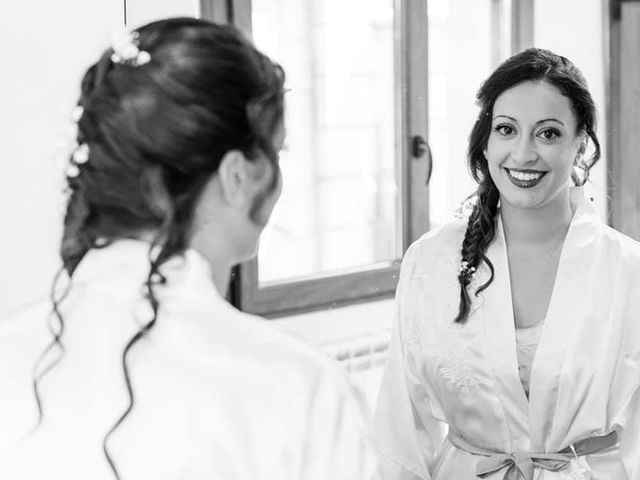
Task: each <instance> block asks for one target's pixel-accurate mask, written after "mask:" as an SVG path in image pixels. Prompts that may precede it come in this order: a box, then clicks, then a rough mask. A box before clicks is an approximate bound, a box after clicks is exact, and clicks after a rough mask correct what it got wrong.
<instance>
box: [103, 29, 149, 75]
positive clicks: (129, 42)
mask: <svg viewBox="0 0 640 480" xmlns="http://www.w3.org/2000/svg"><path fill="white" fill-rule="evenodd" d="M138 36H139V35H138V32H117V33H114V34H113V35H112V38H111V48H112V49H113V54H112V55H111V61H112V62H113V63H119V64H129V65H133V66H134V67H139V66H140V65H144V64H146V63H149V62H150V61H151V55H150V54H149V52H147V51H145V50H140V48H138V46H139V43H138Z"/></svg>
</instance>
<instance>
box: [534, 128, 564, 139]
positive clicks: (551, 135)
mask: <svg viewBox="0 0 640 480" xmlns="http://www.w3.org/2000/svg"><path fill="white" fill-rule="evenodd" d="M538 136H539V137H541V138H543V139H544V140H548V141H552V140H556V139H557V138H558V137H559V136H560V133H559V132H558V131H557V130H553V129H549V130H542V131H541V132H540V133H538Z"/></svg>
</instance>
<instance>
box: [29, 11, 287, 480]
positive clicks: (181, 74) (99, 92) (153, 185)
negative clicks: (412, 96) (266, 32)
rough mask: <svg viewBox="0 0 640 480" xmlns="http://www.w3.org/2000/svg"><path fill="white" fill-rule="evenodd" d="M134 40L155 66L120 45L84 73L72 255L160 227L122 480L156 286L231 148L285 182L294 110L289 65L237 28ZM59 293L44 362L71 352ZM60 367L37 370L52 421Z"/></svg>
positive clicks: (181, 26)
mask: <svg viewBox="0 0 640 480" xmlns="http://www.w3.org/2000/svg"><path fill="white" fill-rule="evenodd" d="M134 38H135V42H136V43H137V44H138V47H139V50H140V51H146V52H148V53H149V55H150V61H149V62H148V63H144V64H140V65H135V64H134V63H132V62H126V61H125V62H123V61H118V59H117V58H113V57H112V56H113V54H114V51H113V50H112V49H108V50H107V51H105V52H104V54H103V55H102V57H101V58H100V59H99V60H98V62H97V63H95V64H94V65H92V66H91V67H90V68H89V69H88V71H87V72H86V74H85V76H84V78H83V80H82V85H81V95H80V99H79V101H78V105H79V106H80V107H82V115H81V117H80V119H79V121H78V137H77V143H78V144H79V145H83V144H85V145H87V146H88V151H89V152H90V153H89V160H88V162H87V163H83V164H82V165H79V168H78V171H77V172H76V173H77V175H76V176H73V177H68V179H67V180H68V189H69V194H70V197H69V202H68V206H67V211H66V215H65V218H64V231H63V237H62V245H61V252H60V253H61V257H62V261H63V265H64V269H65V270H66V272H68V274H69V275H70V276H72V275H73V272H74V270H75V268H76V266H77V265H78V263H79V262H80V261H81V259H82V258H83V257H84V255H85V254H86V253H87V252H88V251H89V250H90V249H92V248H100V247H103V246H105V245H108V244H109V243H111V242H113V241H115V240H118V239H121V238H127V237H136V236H138V235H139V234H140V233H142V232H154V235H155V238H154V239H153V242H152V244H151V245H150V249H149V273H148V277H147V280H146V284H145V286H146V295H147V298H148V300H149V302H150V304H151V306H152V309H153V316H152V318H151V319H150V320H149V321H148V322H147V323H146V324H145V325H144V326H143V327H142V328H141V329H140V330H139V331H138V332H137V333H136V335H134V336H133V338H131V340H130V341H129V343H128V344H127V346H126V348H125V350H124V352H123V355H122V366H123V370H124V376H125V381H126V387H127V390H128V393H129V400H130V403H129V406H128V407H127V409H126V411H125V412H124V413H123V414H122V416H121V417H120V418H119V419H118V420H117V422H116V423H115V425H114V426H113V428H112V429H111V430H110V431H109V432H108V433H107V435H106V437H105V440H104V445H103V448H104V452H105V455H106V456H107V460H108V461H109V464H110V465H111V468H112V470H113V473H114V475H115V476H116V478H119V476H118V472H117V469H116V467H115V464H114V463H113V461H112V459H111V457H110V455H109V452H108V449H107V441H108V438H109V436H110V435H111V433H112V432H113V430H114V429H115V428H117V427H118V426H119V425H120V423H121V422H122V420H124V418H125V417H126V416H127V415H128V413H129V412H130V411H131V409H132V408H133V404H134V397H133V390H132V387H131V383H130V380H129V372H128V367H127V353H128V352H129V350H130V349H131V347H132V346H133V345H134V344H135V343H136V342H137V341H138V340H139V339H140V338H141V337H142V336H144V335H145V334H146V333H147V332H148V331H149V330H150V329H151V328H152V327H153V326H154V324H155V322H156V319H157V316H158V300H157V298H156V295H155V294H154V286H155V285H157V284H158V283H163V282H164V281H165V279H164V277H163V276H162V275H161V273H160V266H161V265H162V264H163V263H164V262H165V261H166V260H167V259H169V258H170V257H172V256H175V255H179V254H181V253H182V252H183V251H184V250H185V249H186V247H187V245H188V240H189V235H190V228H191V223H192V220H193V215H194V209H195V206H196V203H197V201H198V199H199V197H200V195H201V193H202V191H203V189H204V187H205V186H206V184H207V183H208V181H209V179H210V178H211V176H212V175H214V174H215V173H216V171H217V170H218V167H219V164H220V161H221V159H222V157H223V156H224V154H225V153H226V152H228V151H230V150H234V149H237V150H240V151H242V152H243V153H244V154H245V155H246V156H247V158H249V159H250V160H252V159H255V158H257V156H258V154H259V153H262V154H263V155H265V156H266V157H267V158H268V159H269V161H270V163H271V164H272V166H273V169H272V174H273V176H272V181H271V183H270V189H271V190H272V189H273V188H275V186H276V184H277V181H278V176H279V174H280V173H279V169H278V167H277V152H276V151H275V149H274V146H273V136H274V134H275V132H276V129H277V128H278V126H279V124H280V122H281V121H282V120H283V115H284V111H283V110H284V107H283V96H284V73H283V71H282V69H281V68H280V67H279V66H278V65H277V64H275V63H274V62H272V61H271V60H270V59H269V58H267V57H266V56H265V55H263V54H262V53H260V52H259V51H258V50H257V49H256V48H255V47H254V46H253V45H252V44H251V43H250V42H249V41H248V40H247V39H246V38H244V37H243V36H242V34H240V33H239V32H238V31H237V30H236V29H235V28H233V27H230V26H225V25H216V24H213V23H210V22H207V21H203V20H198V19H194V18H175V19H168V20H162V21H157V22H153V23H150V24H148V25H146V26H143V27H141V28H139V29H137V30H136V33H134ZM72 163H73V162H72ZM263 193H264V195H266V193H267V192H263ZM254 207H255V205H254ZM255 210H257V209H256V208H253V209H252V211H253V212H255ZM252 215H254V213H252ZM58 278H59V276H57V277H56V281H54V286H53V288H52V291H54V292H55V290H56V283H57V279H58ZM64 294H66V291H65V292H64ZM52 297H53V299H52V301H53V312H54V314H53V317H54V318H55V319H57V325H56V326H55V327H52V335H53V337H54V338H53V341H52V342H51V344H50V345H49V346H48V348H47V349H46V351H45V352H44V353H43V355H42V356H41V359H40V362H41V361H42V359H43V358H44V356H45V355H46V354H47V353H48V352H50V351H51V350H52V349H53V348H54V347H55V346H56V345H57V346H58V349H59V351H60V352H63V351H64V348H63V345H62V341H61V337H62V333H63V329H64V321H63V318H62V315H61V314H60V311H59V308H58V307H59V304H60V302H61V301H62V298H56V296H55V295H52ZM60 355H61V353H60ZM57 360H59V356H58V359H57ZM57 360H56V361H57ZM40 362H39V363H40ZM54 363H55V361H54ZM52 366H53V365H51V364H50V365H49V366H48V367H47V368H45V369H39V368H38V367H37V368H36V372H38V370H40V371H41V373H39V374H38V373H35V374H34V391H35V394H36V399H37V403H38V407H39V411H40V418H42V409H41V404H40V397H39V394H38V381H39V379H40V378H41V377H42V375H44V374H45V373H46V372H47V371H48V370H50V368H51V367H52Z"/></svg>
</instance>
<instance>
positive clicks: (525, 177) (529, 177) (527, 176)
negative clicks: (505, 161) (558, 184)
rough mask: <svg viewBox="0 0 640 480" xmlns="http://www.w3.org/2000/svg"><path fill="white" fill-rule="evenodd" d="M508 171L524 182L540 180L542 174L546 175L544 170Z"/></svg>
mask: <svg viewBox="0 0 640 480" xmlns="http://www.w3.org/2000/svg"><path fill="white" fill-rule="evenodd" d="M507 172H509V175H511V176H512V177H513V178H515V179H516V180H520V181H522V182H531V181H533V180H539V179H540V178H542V175H544V173H543V172H536V173H533V172H519V171H517V170H508V169H507Z"/></svg>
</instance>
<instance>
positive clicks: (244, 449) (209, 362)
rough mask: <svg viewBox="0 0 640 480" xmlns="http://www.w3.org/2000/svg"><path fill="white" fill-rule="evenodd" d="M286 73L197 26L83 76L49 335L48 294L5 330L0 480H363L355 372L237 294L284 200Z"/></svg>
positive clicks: (149, 30)
mask: <svg viewBox="0 0 640 480" xmlns="http://www.w3.org/2000/svg"><path fill="white" fill-rule="evenodd" d="M283 82H284V78H283V73H282V70H281V69H280V67H279V66H277V65H276V64H274V63H273V62H272V61H271V60H269V59H268V58H267V57H266V56H264V55H263V54H261V53H260V52H259V51H257V50H256V49H255V48H254V47H253V46H252V45H251V44H250V43H249V42H248V41H247V40H245V39H244V38H243V37H242V36H241V35H240V34H239V33H238V32H237V31H236V30H235V29H233V28H231V27H228V26H220V25H214V24H211V23H208V22H205V21H201V20H196V19H170V20H163V21H158V22H154V23H151V24H149V25H146V26H144V27H141V28H139V29H138V30H136V31H135V32H133V33H132V34H129V35H126V36H124V37H122V38H121V39H120V40H119V41H118V42H116V43H115V44H114V46H113V49H109V50H107V51H106V52H105V53H104V54H103V55H102V57H101V58H100V59H99V61H98V62H97V63H96V64H95V65H93V66H92V67H91V68H89V70H88V71H87V73H86V75H85V76H84V79H83V81H82V92H81V96H80V100H79V102H78V108H77V109H76V110H75V111H74V112H75V117H76V118H75V119H76V120H77V122H78V136H77V143H78V147H77V148H76V149H75V151H74V153H73V155H72V156H71V158H70V165H69V168H68V170H67V177H68V178H67V180H68V188H69V193H70V197H69V201H68V207H67V211H66V215H65V219H64V232H63V239H62V246H61V257H62V261H63V264H64V271H63V272H61V274H60V275H59V276H58V279H57V281H56V284H55V285H54V288H53V289H52V302H53V313H52V315H51V317H50V326H49V329H48V328H47V323H46V318H47V311H51V303H50V302H42V303H41V304H38V305H36V306H35V307H33V308H30V309H28V310H25V311H22V312H20V313H19V314H16V315H14V316H12V317H10V318H4V319H2V320H1V321H0V392H2V393H1V394H0V478H3V479H4V478H7V479H12V480H16V479H43V478H49V479H63V478H64V479H65V480H66V479H83V480H85V479H91V480H101V479H113V478H117V479H122V480H143V479H149V480H158V479H171V480H178V479H185V480H187V479H189V480H195V479H224V480H236V479H237V480H241V479H251V480H254V479H264V480H276V479H301V480H304V479H312V480H316V479H317V480H320V479H322V480H329V479H331V480H333V479H337V478H341V479H363V478H368V471H369V470H370V460H369V458H368V456H367V454H366V448H365V447H366V442H365V437H364V433H363V431H364V428H363V427H364V422H363V417H362V412H361V410H360V403H359V399H358V397H357V396H356V395H355V393H354V391H353V390H352V388H351V386H350V384H349V383H348V381H347V380H346V378H344V377H343V376H342V375H341V374H339V373H338V372H337V370H336V369H335V368H334V367H333V366H332V365H331V364H330V362H329V361H328V360H326V359H324V358H323V357H322V356H320V355H318V354H316V353H314V352H313V351H312V350H311V349H309V348H307V347H305V346H304V345H302V344H300V343H298V342H297V341H295V340H293V339H290V338H289V337H287V336H285V335H283V334H280V333H278V332H277V331H275V329H273V328H271V327H270V326H268V325H266V324H265V322H263V321H262V320H260V319H258V318H255V317H252V316H249V315H245V314H243V313H241V312H239V311H237V310H236V309H235V308H233V307H232V306H230V305H229V304H228V303H227V302H226V301H225V300H224V295H225V292H226V289H227V282H228V277H229V272H230V269H231V267H232V266H233V265H234V264H236V263H238V262H240V261H243V260H245V259H248V258H250V257H251V256H252V255H254V253H255V251H256V248H257V244H258V239H259V236H260V233H261V231H262V229H263V227H264V226H265V224H266V222H267V220H268V219H269V216H270V214H271V211H272V209H273V206H274V204H275V202H276V200H277V199H278V197H279V195H280V191H281V176H280V169H279V166H278V151H279V150H280V148H281V147H282V142H283V138H284V127H283V109H284V107H283ZM65 274H68V276H69V277H70V279H69V281H68V282H67V285H62V284H63V283H64V282H63V280H64V277H65Z"/></svg>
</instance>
